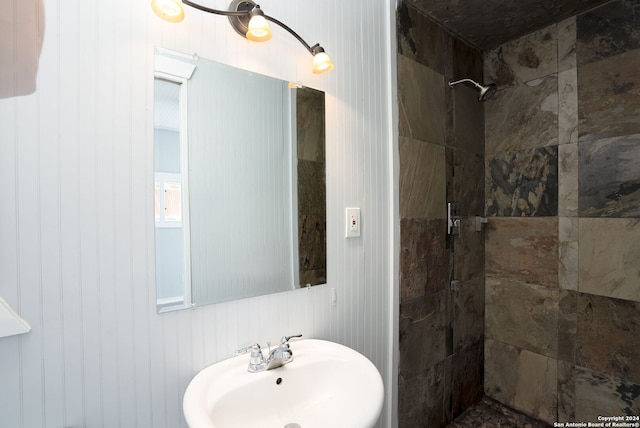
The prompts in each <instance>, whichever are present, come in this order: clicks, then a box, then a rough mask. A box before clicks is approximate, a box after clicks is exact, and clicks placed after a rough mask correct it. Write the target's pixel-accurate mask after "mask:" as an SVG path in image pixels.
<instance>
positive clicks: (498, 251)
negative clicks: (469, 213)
mask: <svg viewBox="0 0 640 428" xmlns="http://www.w3.org/2000/svg"><path fill="white" fill-rule="evenodd" d="M486 226H487V228H486V231H485V236H486V241H485V257H486V264H485V267H486V273H487V275H488V276H494V277H501V278H504V279H513V280H515V281H521V282H526V283H531V284H539V285H545V286H549V287H557V286H558V219H557V218H556V217H544V218H499V217H491V218H490V219H489V223H488V224H487V225H486Z"/></svg>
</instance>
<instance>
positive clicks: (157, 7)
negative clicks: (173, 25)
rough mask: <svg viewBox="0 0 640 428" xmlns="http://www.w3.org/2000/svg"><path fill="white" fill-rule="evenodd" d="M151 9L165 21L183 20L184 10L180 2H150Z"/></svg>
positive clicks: (156, 0)
mask: <svg viewBox="0 0 640 428" xmlns="http://www.w3.org/2000/svg"><path fill="white" fill-rule="evenodd" d="M151 8H152V9H153V11H154V12H155V13H156V15H158V16H159V17H160V18H162V19H164V20H165V21H168V22H180V21H182V20H183V19H184V9H183V8H182V2H181V1H180V0H152V1H151Z"/></svg>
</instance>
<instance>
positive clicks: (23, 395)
mask: <svg viewBox="0 0 640 428" xmlns="http://www.w3.org/2000/svg"><path fill="white" fill-rule="evenodd" d="M203 1H204V0H203ZM206 4H207V5H209V6H212V7H218V8H224V7H226V2H221V1H219V0H208V1H207V2H206ZM44 6H45V19H46V21H45V35H44V45H43V49H42V54H41V57H40V68H39V71H38V79H37V90H36V92H35V93H34V94H32V95H28V96H22V97H16V98H8V99H1V100H0V151H1V153H2V156H0V179H1V182H2V184H3V199H4V204H3V208H4V209H3V221H2V222H0V237H1V238H2V239H0V256H1V257H0V296H2V297H3V298H5V299H6V300H7V301H8V302H9V304H11V305H12V306H13V307H14V308H16V309H17V311H18V312H19V313H20V314H21V315H22V316H23V317H24V318H25V319H26V320H27V321H28V322H29V323H30V324H31V326H32V331H31V332H30V333H28V334H26V335H20V336H12V337H8V338H1V339H0V362H1V363H0V379H2V388H0V414H1V415H2V424H3V426H10V427H15V428H34V427H79V426H82V427H131V426H135V427H139V428H142V427H172V428H173V427H184V426H186V424H185V422H184V419H183V416H182V405H181V401H182V395H183V393H184V390H185V388H186V386H187V384H188V382H189V380H190V379H191V378H192V376H193V375H194V374H195V373H197V372H198V371H199V370H200V369H202V368H203V367H204V366H206V365H208V364H211V363H213V362H215V361H219V360H221V359H224V358H227V357H229V356H231V355H232V353H233V351H234V350H235V349H237V348H239V347H241V346H244V345H247V344H249V343H252V342H254V341H260V342H265V341H267V340H271V341H275V340H277V339H278V338H279V337H280V336H282V335H284V334H292V333H303V334H304V335H305V336H306V337H316V338H324V339H330V340H334V341H337V342H340V343H343V344H346V345H348V346H351V347H353V348H355V349H357V350H358V351H360V352H362V353H364V354H365V355H366V356H368V357H369V358H370V359H371V360H372V361H373V362H374V363H375V364H376V366H377V367H378V368H379V370H380V371H381V373H382V375H383V378H384V380H385V384H386V385H387V390H386V394H387V400H386V403H385V408H384V410H383V415H382V418H381V420H380V422H379V424H378V425H379V426H380V427H383V426H385V427H386V426H393V423H394V422H393V421H394V419H395V418H394V413H395V410H394V408H393V407H392V406H391V405H390V403H393V402H394V398H393V395H394V391H393V390H392V388H391V387H390V386H391V385H393V384H394V383H395V382H396V381H395V379H394V378H395V373H396V369H395V368H394V365H395V361H394V360H393V355H395V349H396V345H394V342H395V339H394V337H395V334H396V333H394V331H395V330H394V326H395V325H396V321H395V317H396V316H395V309H394V307H393V305H394V302H397V298H396V297H395V296H397V284H396V283H397V277H398V275H397V260H396V259H397V255H396V253H397V243H396V242H395V241H396V240H397V224H396V223H397V214H396V212H397V201H396V199H397V197H396V196H397V179H396V178H395V175H396V173H395V171H396V170H397V166H396V167H395V169H394V164H395V163H397V159H395V156H396V154H395V153H396V143H395V142H394V137H393V135H395V134H396V132H394V131H393V129H394V128H397V125H396V124H395V123H396V121H395V120H394V119H393V115H394V108H393V106H392V102H391V100H392V99H395V97H394V96H393V94H394V91H395V80H394V78H395V74H394V73H395V72H394V71H393V70H394V68H395V47H394V46H393V45H394V43H395V42H394V37H395V36H394V34H395V30H393V29H395V24H394V22H393V20H394V19H395V16H394V6H393V5H391V4H388V2H385V1H382V0H378V1H376V2H374V3H371V2H370V1H366V0H357V1H356V2H355V3H353V2H352V3H350V5H349V7H348V8H345V7H344V3H343V2H341V1H340V0H329V1H320V0H308V1H302V2H301V1H296V0H265V1H264V2H263V3H261V6H262V7H263V8H264V10H265V11H268V13H269V14H271V15H273V16H275V17H277V18H278V19H281V20H282V21H284V22H286V23H287V24H290V25H291V26H292V27H293V28H294V29H295V30H297V31H299V32H300V34H301V35H302V36H303V37H304V38H305V39H307V40H308V41H309V42H311V43H312V44H313V43H315V42H316V41H319V42H321V43H322V45H323V46H324V47H325V48H326V50H327V52H328V53H329V54H330V55H331V57H332V59H333V60H334V62H335V64H336V69H335V70H334V71H333V72H332V73H330V74H329V75H322V76H315V75H312V74H311V71H310V69H311V57H310V55H308V53H307V52H306V51H305V50H304V49H303V48H302V46H300V45H299V44H298V42H297V41H296V40H295V39H293V38H292V37H290V36H289V35H287V34H286V33H285V32H284V31H283V30H282V29H279V28H278V27H275V26H274V28H273V31H274V37H273V39H272V40H271V41H270V42H269V43H266V44H258V43H249V42H247V41H246V40H244V39H242V38H241V37H238V36H237V35H236V34H235V32H234V31H233V30H232V29H231V27H230V26H229V24H228V22H227V20H226V19H225V18H222V17H216V16H212V15H207V14H205V13H201V12H199V11H195V10H189V11H188V16H187V18H186V19H185V21H184V22H183V23H181V24H170V23H165V22H162V21H161V20H160V19H158V18H157V17H156V16H155V15H153V13H152V11H151V9H150V7H149V3H148V2H147V1H143V2H138V1H135V2H132V1H125V0H116V1H113V2H100V1H98V0H66V1H64V2H58V1H54V0H45V5H44ZM154 46H160V47H164V48H168V49H173V50H178V51H182V52H188V53H194V52H196V53H197V54H198V55H200V56H202V57H205V58H208V59H212V60H214V61H218V62H222V63H226V64H229V65H232V66H235V67H241V68H245V69H249V70H251V71H255V72H258V73H262V74H266V75H270V76H274V77H277V78H281V79H286V80H295V81H301V82H302V83H303V84H305V85H308V86H311V87H315V88H318V89H321V90H323V91H325V92H326V109H327V118H326V122H327V147H326V150H327V165H326V166H327V207H328V216H327V229H328V238H327V251H328V260H327V264H328V285H327V286H318V287H313V288H312V289H305V290H296V291H291V292H287V293H279V294H273V295H269V296H263V297H258V298H252V299H245V300H241V301H236V302H229V303H225V304H218V305H211V306H206V307H201V308H198V309H196V310H184V311H177V312H171V313H166V314H161V315H159V314H157V313H156V310H155V285H154V280H155V279H154V275H155V273H154V272H155V269H154V243H153V232H154V224H153V196H152V188H153V151H152V150H153V117H152V115H153V49H154ZM363 47H366V48H363ZM347 206H358V207H360V208H361V209H362V227H363V229H362V237H361V238H359V239H349V240H347V239H345V238H344V208H345V207H347ZM332 288H335V289H336V291H337V295H338V302H337V305H336V306H335V307H334V306H332V305H331V289H332Z"/></svg>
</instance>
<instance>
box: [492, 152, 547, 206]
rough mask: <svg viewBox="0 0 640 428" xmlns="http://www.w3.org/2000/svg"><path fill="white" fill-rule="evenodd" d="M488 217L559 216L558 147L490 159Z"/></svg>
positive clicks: (500, 155)
mask: <svg viewBox="0 0 640 428" xmlns="http://www.w3.org/2000/svg"><path fill="white" fill-rule="evenodd" d="M486 174H487V183H486V189H487V202H486V203H487V210H486V212H487V215H488V216H505V217H509V216H515V217H520V216H556V215H558V146H551V147H541V148H536V149H531V150H519V151H515V152H511V153H505V154H497V155H493V156H489V157H488V158H487V165H486Z"/></svg>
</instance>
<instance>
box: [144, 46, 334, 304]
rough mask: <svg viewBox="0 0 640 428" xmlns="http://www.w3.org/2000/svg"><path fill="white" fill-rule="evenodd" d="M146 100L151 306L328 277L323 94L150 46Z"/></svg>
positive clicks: (236, 294)
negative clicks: (151, 198)
mask: <svg viewBox="0 0 640 428" xmlns="http://www.w3.org/2000/svg"><path fill="white" fill-rule="evenodd" d="M180 62H184V63H186V64H188V65H190V66H191V67H193V68H191V70H190V72H188V73H187V74H188V76H189V77H187V78H184V77H183V78H176V79H172V78H171V77H172V76H173V73H176V74H179V72H178V71H172V70H178V69H179V68H180V67H179V63H180ZM194 69H195V71H194ZM154 104H155V119H154V122H155V133H154V136H155V138H154V140H155V143H154V171H155V183H154V184H155V188H154V191H155V196H156V197H155V201H156V202H155V204H156V276H157V278H156V284H157V299H158V301H157V305H158V309H159V310H160V311H164V310H170V309H177V308H182V307H190V306H191V305H192V304H193V305H204V304H211V303H219V302H224V301H229V300H235V299H240V298H246V297H252V296H258V295H262V294H268V293H274V292H281V291H286V290H292V289H295V288H299V287H300V286H301V285H302V286H307V285H316V284H322V283H324V282H326V203H325V201H326V192H325V154H324V153H325V151H324V146H325V141H324V135H325V129H324V126H325V125H324V124H325V122H324V94H323V93H322V92H320V91H316V90H312V89H308V88H301V89H293V90H292V89H290V88H289V85H288V82H283V81H280V80H277V79H274V78H270V77H266V76H262V75H259V74H256V73H251V72H248V71H244V70H239V69H236V68H233V67H229V66H226V65H223V64H218V63H215V62H213V61H208V60H203V59H201V58H200V59H195V58H193V57H191V56H187V55H184V54H180V53H176V52H170V51H166V50H157V51H156V80H155V102H154ZM171 111H173V123H172V124H169V122H170V121H171V118H168V117H167V118H165V119H162V117H163V115H164V116H171V114H170V113H168V112H171Z"/></svg>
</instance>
